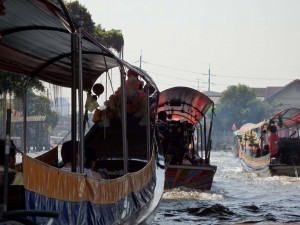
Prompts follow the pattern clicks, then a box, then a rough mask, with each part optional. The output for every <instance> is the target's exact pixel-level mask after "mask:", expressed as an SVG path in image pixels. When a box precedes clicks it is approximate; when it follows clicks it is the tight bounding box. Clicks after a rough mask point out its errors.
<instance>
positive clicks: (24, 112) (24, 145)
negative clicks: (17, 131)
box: [23, 80, 29, 154]
mask: <svg viewBox="0 0 300 225" xmlns="http://www.w3.org/2000/svg"><path fill="white" fill-rule="evenodd" d="M28 82H29V81H28V80H27V81H26V83H25V85H24V87H23V152H24V154H26V153H27V148H26V146H27V84H28Z"/></svg>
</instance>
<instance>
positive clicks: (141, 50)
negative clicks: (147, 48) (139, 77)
mask: <svg viewBox="0 0 300 225" xmlns="http://www.w3.org/2000/svg"><path fill="white" fill-rule="evenodd" d="M140 69H142V50H141V55H140Z"/></svg>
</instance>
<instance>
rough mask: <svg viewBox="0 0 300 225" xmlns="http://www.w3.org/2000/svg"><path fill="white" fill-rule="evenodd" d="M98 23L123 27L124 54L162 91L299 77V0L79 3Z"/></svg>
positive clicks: (97, 0) (91, 0)
mask: <svg viewBox="0 0 300 225" xmlns="http://www.w3.org/2000/svg"><path fill="white" fill-rule="evenodd" d="M79 2H80V3H81V4H82V5H84V6H85V7H86V8H87V9H88V11H89V12H90V13H91V15H92V19H93V21H94V22H95V23H96V24H101V25H102V27H103V28H105V29H106V30H110V29H119V30H122V33H123V36H124V40H125V49H124V59H125V60H126V61H128V62H129V63H131V64H134V65H136V66H139V60H140V55H141V54H142V61H143V62H142V68H143V69H144V70H146V71H147V72H148V73H149V74H150V75H151V76H152V77H153V79H154V80H155V81H156V83H157V85H158V87H159V89H160V90H161V91H162V90H164V89H166V88H170V87H173V86H178V85H181V86H189V87H192V88H195V89H198V88H199V89H200V90H201V91H206V90H208V78H209V77H208V71H209V67H210V73H211V85H210V90H211V91H223V90H225V89H226V87H227V86H229V85H236V84H238V83H242V84H246V85H249V86H251V87H266V86H284V85H286V84H288V83H289V82H291V81H292V80H294V79H298V78H300V13H299V9H300V1H299V0H186V1H182V0H181V1H179V0H79Z"/></svg>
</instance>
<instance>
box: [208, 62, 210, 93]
mask: <svg viewBox="0 0 300 225" xmlns="http://www.w3.org/2000/svg"><path fill="white" fill-rule="evenodd" d="M208 92H210V65H209V69H208Z"/></svg>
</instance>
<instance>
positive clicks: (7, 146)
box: [3, 95, 11, 212]
mask: <svg viewBox="0 0 300 225" xmlns="http://www.w3.org/2000/svg"><path fill="white" fill-rule="evenodd" d="M9 96H10V95H9ZM6 108H7V119H6V138H5V155H4V182H3V212H6V211H7V196H8V185H9V184H8V160H9V152H10V131H11V130H10V128H11V99H10V98H9V99H8V100H7V107H6Z"/></svg>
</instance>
